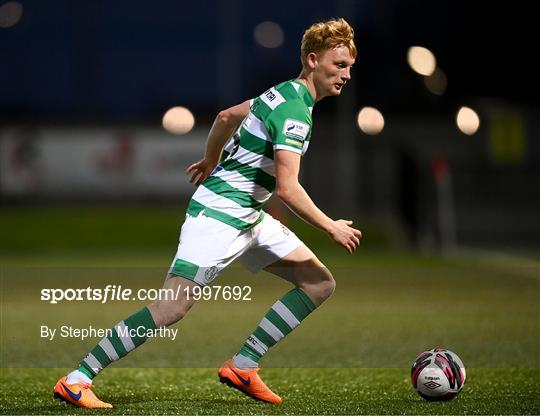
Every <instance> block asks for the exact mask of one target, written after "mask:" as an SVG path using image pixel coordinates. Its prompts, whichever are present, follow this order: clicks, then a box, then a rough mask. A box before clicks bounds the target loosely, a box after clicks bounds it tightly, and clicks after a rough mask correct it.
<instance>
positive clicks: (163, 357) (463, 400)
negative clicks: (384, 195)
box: [0, 208, 540, 415]
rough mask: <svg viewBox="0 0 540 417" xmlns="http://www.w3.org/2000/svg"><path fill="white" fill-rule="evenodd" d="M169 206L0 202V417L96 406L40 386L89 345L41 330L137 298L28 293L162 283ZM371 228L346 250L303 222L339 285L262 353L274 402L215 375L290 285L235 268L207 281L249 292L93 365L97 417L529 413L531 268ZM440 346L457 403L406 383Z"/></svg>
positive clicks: (111, 311)
mask: <svg viewBox="0 0 540 417" xmlns="http://www.w3.org/2000/svg"><path fill="white" fill-rule="evenodd" d="M180 214H181V213H180ZM4 215H5V216H4ZM179 217H181V216H178V213H177V211H176V210H175V209H164V208H158V209H151V208H144V209H127V208H123V209H122V208H112V209H107V208H98V209H88V208H83V209H76V208H71V209H67V210H66V209H47V210H30V209H25V210H20V211H17V210H13V209H10V210H7V211H2V210H0V226H1V228H2V233H0V263H1V265H2V268H1V270H0V278H1V279H0V285H1V288H0V294H1V311H0V313H1V322H2V323H1V324H2V327H1V344H0V347H1V355H0V365H1V372H2V375H1V383H2V390H1V391H2V394H1V398H2V400H1V404H0V410H1V413H2V414H104V413H105V412H103V411H101V412H92V411H83V410H75V409H73V408H70V407H67V406H65V405H62V404H57V403H55V402H53V401H52V399H51V396H50V391H51V389H52V386H53V385H54V382H55V381H56V379H57V378H58V377H60V376H61V375H62V374H64V373H65V372H66V371H68V370H69V369H70V367H72V366H73V365H74V364H75V363H76V362H77V361H78V360H80V358H81V357H82V356H83V355H84V354H85V353H86V352H88V351H89V350H90V349H91V348H92V346H93V345H94V344H95V343H96V342H97V340H95V339H91V340H84V341H82V340H76V339H69V338H66V339H60V338H57V339H55V340H53V341H46V340H43V339H41V338H40V337H39V326H40V325H43V324H46V325H48V326H51V327H56V326H60V325H62V324H70V325H73V326H79V327H85V326H88V325H89V324H91V325H92V326H95V327H103V328H108V327H110V326H111V325H113V324H115V323H116V322H118V321H119V320H121V319H123V318H125V317H126V316H127V315H129V314H131V313H132V312H134V311H135V310H136V309H139V308H141V307H142V306H143V305H145V304H146V303H145V302H141V301H136V300H134V301H129V302H110V303H106V304H99V303H96V302H86V303H84V302H63V303H60V304H57V305H51V304H49V303H46V302H43V301H40V300H39V295H40V290H41V288H48V287H51V288H66V287H71V288H85V287H87V286H93V287H104V286H105V285H106V284H108V283H112V284H117V285H123V287H124V288H133V289H137V288H158V287H160V285H161V283H162V281H163V276H164V274H165V272H166V270H167V267H168V265H169V263H170V262H171V260H172V256H173V254H174V250H175V245H176V239H177V230H178V227H179V225H180V222H181V220H179ZM292 228H293V230H296V229H297V228H296V227H295V225H293V226H292ZM376 230H379V231H378V232H377V231H376ZM18 231H20V233H17V232H18ZM372 233H373V234H375V236H379V240H378V242H379V243H377V244H376V245H374V246H375V247H373V246H372V247H370V245H369V244H366V245H364V247H363V248H362V249H361V250H360V251H359V252H358V253H357V254H355V255H354V256H348V255H346V254H344V252H342V251H340V250H339V248H335V247H332V246H330V245H329V244H328V243H329V242H328V241H327V240H326V238H325V237H324V236H322V235H320V234H313V233H311V232H310V231H309V229H307V228H300V232H299V234H301V235H302V238H303V239H304V240H305V241H306V242H308V243H309V245H310V246H311V247H312V248H313V249H314V251H315V252H316V253H317V254H318V255H319V257H320V258H321V259H322V260H323V261H324V262H325V263H326V264H327V265H328V266H329V267H330V269H331V270H332V272H333V273H334V276H335V278H336V280H337V282H338V286H337V290H336V292H335V294H334V295H333V296H332V298H331V299H330V300H329V301H328V302H327V303H325V304H324V305H323V306H322V307H321V308H320V309H319V310H317V311H316V312H315V313H314V314H312V315H311V316H310V317H309V318H308V319H307V320H305V322H304V323H302V326H300V327H299V328H298V329H297V330H295V331H294V332H293V333H291V335H289V336H288V337H287V339H286V340H285V341H283V342H282V343H279V344H278V345H277V346H276V347H275V348H273V349H272V350H271V351H270V352H269V354H268V355H267V357H265V358H264V360H263V363H262V365H263V376H264V377H265V379H266V380H267V382H268V383H269V384H270V385H271V386H272V387H274V388H275V389H276V391H277V392H278V393H280V394H281V395H283V397H284V398H286V403H285V404H283V405H280V406H269V405H264V404H260V403H256V402H253V401H252V400H250V399H248V398H243V397H242V396H241V395H240V394H238V393H237V392H234V391H231V390H230V389H228V388H227V387H225V386H222V385H220V384H219V383H218V381H217V378H216V377H215V368H216V367H217V366H218V365H219V364H220V363H221V361H222V360H223V359H225V358H227V357H230V355H231V354H233V353H234V352H235V351H236V350H237V349H238V348H239V346H240V345H241V343H242V342H243V340H244V339H245V337H246V336H247V335H248V334H249V333H250V332H251V331H252V330H253V328H254V327H255V326H256V325H257V323H258V322H259V320H260V318H261V317H262V315H263V314H264V313H265V311H266V310H267V309H268V307H269V306H270V305H271V304H272V303H273V302H274V301H275V300H276V299H277V298H279V297H280V296H281V295H282V294H283V293H284V292H285V291H287V290H288V288H289V285H288V284H287V283H285V282H283V281H280V280H279V279H277V278H275V277H271V276H270V275H269V274H266V273H263V274H259V275H256V276H253V275H251V274H249V273H247V272H246V271H245V270H243V269H242V268H240V267H237V266H235V267H233V268H231V269H230V270H229V271H227V272H226V273H225V274H224V276H223V277H221V278H220V279H219V281H218V282H217V284H221V285H235V284H239V285H249V286H251V287H252V294H251V296H252V300H251V301H249V302H227V301H224V300H219V301H212V302H209V301H206V302H202V301H201V302H199V303H198V304H196V306H195V307H194V308H193V310H192V311H191V312H190V313H189V315H188V316H187V317H186V318H185V319H184V320H183V321H182V322H181V323H179V324H178V325H176V328H178V329H179V336H178V339H177V340H175V341H171V340H167V339H163V340H152V341H151V342H149V343H146V344H145V345H143V346H142V347H141V348H139V349H137V350H136V351H134V352H133V353H132V354H130V355H129V356H128V357H126V358H124V359H123V360H122V361H120V362H118V363H117V364H115V365H113V366H112V367H111V368H110V369H107V370H106V371H105V372H103V374H102V375H100V377H99V378H98V379H97V384H98V385H97V392H98V393H99V394H100V395H101V396H102V397H103V398H104V399H107V400H110V401H111V402H112V403H114V405H115V406H116V408H115V409H114V410H112V412H106V413H107V414H109V413H112V414H147V415H148V414H150V415H152V414H173V415H174V414H188V415H195V414H218V415H229V414H241V415H244V414H259V415H265V414H296V415H306V414H307V415H318V414H353V415H358V414H369V415H381V414H415V415H416V414H422V415H424V414H428V415H437V414H452V415H457V414H459V415H462V414H479V415H493V414H510V415H520V414H539V413H540V389H539V388H540V387H539V385H540V355H539V353H540V341H539V336H540V303H539V301H540V274H539V269H538V263H537V262H535V261H530V262H529V261H527V262H523V261H522V260H520V259H519V258H517V260H516V259H514V258H512V259H510V260H508V259H502V260H498V261H497V262H493V261H492V260H491V259H484V258H482V259H480V258H474V257H472V258H471V257H467V258H460V257H454V258H449V259H448V258H446V259H443V258H440V257H438V256H435V255H429V256H425V255H419V254H415V253H402V252H401V253H396V252H394V251H391V250H383V249H382V248H383V246H381V245H382V244H383V242H384V239H383V238H382V236H384V233H383V232H382V231H381V230H380V229H377V228H376V227H375V228H373V232H372ZM366 236H369V234H366ZM366 240H367V237H366ZM367 241H368V240H367ZM438 345H443V346H446V347H448V348H451V349H452V350H454V351H455V352H456V353H458V354H459V355H460V357H461V358H462V359H463V361H464V362H465V365H466V366H467V369H468V380H467V384H466V386H465V389H464V392H463V393H462V394H460V395H459V396H458V397H457V398H456V399H455V400H453V401H451V402H449V403H444V404H438V403H437V404H431V403H428V402H426V401H424V400H422V399H421V398H420V397H418V396H417V395H416V393H414V391H413V390H412V387H411V385H410V381H409V369H408V367H409V366H410V364H411V362H412V361H413V359H414V358H415V356H416V355H417V354H418V353H419V352H420V351H421V350H423V349H425V348H430V347H434V346H438ZM194 368H196V369H194Z"/></svg>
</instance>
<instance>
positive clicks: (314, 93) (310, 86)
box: [296, 72, 323, 103]
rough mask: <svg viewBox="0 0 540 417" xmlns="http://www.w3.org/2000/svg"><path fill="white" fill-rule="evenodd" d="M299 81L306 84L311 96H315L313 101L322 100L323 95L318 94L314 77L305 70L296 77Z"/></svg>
mask: <svg viewBox="0 0 540 417" xmlns="http://www.w3.org/2000/svg"><path fill="white" fill-rule="evenodd" d="M296 80H297V81H299V82H301V83H302V84H304V85H305V86H306V88H307V89H308V91H309V93H310V94H311V97H313V101H314V102H315V103H316V102H317V101H319V100H321V99H322V98H323V97H318V96H317V90H316V88H315V84H314V83H313V78H312V77H310V76H309V75H306V74H304V73H303V72H302V73H300V75H299V76H298V77H297V78H296Z"/></svg>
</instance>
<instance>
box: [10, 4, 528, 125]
mask: <svg viewBox="0 0 540 417" xmlns="http://www.w3.org/2000/svg"><path fill="white" fill-rule="evenodd" d="M20 1H21V3H22V4H23V6H24V9H25V14H24V17H23V19H22V21H21V22H20V23H19V24H18V25H17V26H15V27H13V28H10V29H0V48H1V50H2V55H3V56H4V58H5V60H4V63H3V64H2V65H1V66H0V79H1V80H3V83H2V84H3V86H2V93H1V94H0V118H1V119H2V120H8V121H12V120H15V121H55V120H61V121H64V120H67V121H70V120H77V121H78V120H82V121H85V120H87V121H96V120H108V121H126V120H127V121H146V120H149V119H152V118H153V117H155V116H156V115H158V114H161V113H162V111H163V109H164V108H167V107H168V106H170V105H175V104H184V105H187V106H188V107H191V108H193V109H195V110H198V111H210V112H214V111H215V110H216V109H217V108H218V106H219V105H220V103H219V100H218V96H219V94H220V93H219V91H221V90H220V89H221V88H222V85H220V83H223V82H224V81H223V77H221V78H220V76H219V75H218V73H219V72H220V71H221V69H220V66H221V65H222V64H223V61H222V60H219V47H218V45H219V44H220V43H222V42H227V41H223V39H226V40H228V42H229V47H232V50H233V51H236V52H237V54H238V55H237V57H236V66H232V67H231V68H232V70H233V71H237V72H235V74H236V73H237V74H238V79H237V81H236V84H235V85H236V88H234V89H233V91H232V92H229V95H228V96H227V97H228V98H229V99H230V100H233V101H234V100H242V99H244V98H246V97H251V96H253V95H256V94H258V93H259V92H260V91H262V90H263V89H265V88H267V87H268V86H270V85H273V84H277V83H278V82H280V81H282V80H283V79H287V78H292V77H294V76H296V75H297V74H298V72H299V62H298V44H299V41H300V37H301V35H302V32H303V30H304V29H305V28H306V27H307V26H309V24H311V23H312V22H314V21H316V20H321V19H326V18H329V17H334V16H338V15H344V16H345V17H347V18H348V19H349V20H350V21H351V22H353V24H354V26H355V29H356V33H357V44H358V49H359V57H358V60H357V65H356V66H355V70H354V71H355V72H354V74H353V76H354V77H355V83H354V86H355V87H354V94H356V95H357V102H358V104H373V105H379V106H381V107H383V108H385V109H386V110H387V111H391V112H392V111H393V112H419V111H426V110H430V111H439V110H441V111H442V110H443V109H444V108H445V106H452V105H453V104H454V103H455V102H456V101H459V100H463V99H466V98H470V97H479V96H480V97H490V98H497V99H501V100H505V101H509V102H511V103H514V104H516V105H521V106H536V101H537V100H536V94H535V91H534V88H533V82H534V77H535V76H536V75H537V74H538V72H537V71H536V69H537V66H534V65H533V63H532V61H533V57H532V54H534V53H536V50H537V49H538V48H537V47H535V48H533V47H532V46H531V44H532V40H533V38H532V28H533V26H532V25H531V24H532V22H530V21H531V20H532V17H529V16H531V14H529V13H527V12H526V10H525V9H522V8H520V7H519V4H518V3H515V2H512V4H506V5H504V6H494V5H493V4H491V5H483V4H482V3H478V2H465V1H460V0H458V1H430V2H428V1H398V0H391V1H371V2H367V1H363V2H354V1H348V0H343V1H341V4H342V6H341V8H340V6H339V4H338V5H336V4H335V3H332V2H328V1H322V0H320V1H309V2H291V1H284V0H279V1H278V0H276V1H274V2H273V6H272V8H267V7H262V6H261V7H258V6H254V3H252V2H247V1H240V0H237V1H229V2H226V3H222V2H218V1H209V2H204V1H198V2H193V1H173V0H166V1H160V2H141V1H135V2H133V1H127V0H117V1H93V2H85V1H82V0H80V1H75V0H53V1H47V2H43V1H37V0H35V1H26V0H20ZM3 2H4V1H2V0H0V4H1V3H3ZM343 4H345V5H346V4H349V6H351V5H352V7H353V9H354V12H352V13H349V14H348V13H347V12H345V13H344V12H343V10H344V9H343ZM158 6H159V7H158ZM220 16H221V17H220ZM229 20H230V23H229ZM265 20H272V21H275V22H277V23H279V24H280V25H282V27H283V28H284V31H285V43H284V44H283V46H281V47H280V48H278V49H275V50H269V49H265V48H262V47H260V46H259V45H257V44H255V42H254V40H253V28H254V26H255V25H256V24H258V23H260V22H262V21H265ZM231 27H234V29H231ZM415 44H416V45H422V46H425V47H428V48H430V49H431V50H432V51H433V52H434V53H435V55H436V57H437V59H438V63H439V65H440V67H441V68H442V69H443V70H444V71H445V73H446V74H447V76H448V90H447V92H446V94H445V95H444V96H442V97H437V98H433V97H431V96H430V93H428V92H427V91H426V90H425V88H423V86H422V83H421V79H420V78H419V76H417V75H416V74H414V73H413V72H412V71H411V70H410V69H409V68H408V66H407V63H406V60H405V57H406V52H407V48H408V47H409V46H411V45H415ZM434 103H435V105H434ZM231 104H232V103H231Z"/></svg>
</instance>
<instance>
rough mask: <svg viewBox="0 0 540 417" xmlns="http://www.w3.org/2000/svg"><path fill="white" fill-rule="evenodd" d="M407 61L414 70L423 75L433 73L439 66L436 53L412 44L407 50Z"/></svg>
mask: <svg viewBox="0 0 540 417" xmlns="http://www.w3.org/2000/svg"><path fill="white" fill-rule="evenodd" d="M407 62H408V63H409V66H410V67H411V68H412V69H413V71H415V72H417V73H418V74H421V75H431V74H433V71H435V68H436V67H437V60H436V59H435V55H433V53H432V52H431V51H430V50H429V49H427V48H424V47H422V46H411V47H410V48H409V50H408V51H407Z"/></svg>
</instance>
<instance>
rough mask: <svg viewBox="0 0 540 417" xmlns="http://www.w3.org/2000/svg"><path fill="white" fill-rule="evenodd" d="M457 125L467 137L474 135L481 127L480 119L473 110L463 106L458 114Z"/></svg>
mask: <svg viewBox="0 0 540 417" xmlns="http://www.w3.org/2000/svg"><path fill="white" fill-rule="evenodd" d="M456 124H457V127H458V129H459V130H461V131H462V132H463V133H465V134H466V135H474V134H475V133H476V131H477V130H478V128H479V127H480V118H479V117H478V114H476V112H475V111H474V110H473V109H471V108H470V107H465V106H463V107H461V108H460V109H459V111H458V112H457V115H456Z"/></svg>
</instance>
